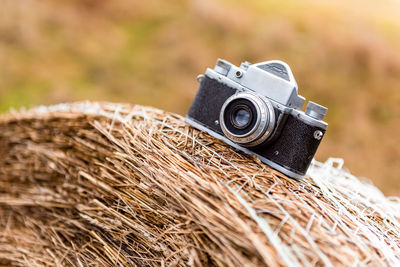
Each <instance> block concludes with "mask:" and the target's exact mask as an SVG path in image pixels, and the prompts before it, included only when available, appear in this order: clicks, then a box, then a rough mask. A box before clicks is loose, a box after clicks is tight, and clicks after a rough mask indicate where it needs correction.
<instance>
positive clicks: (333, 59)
mask: <svg viewBox="0 0 400 267" xmlns="http://www.w3.org/2000/svg"><path fill="white" fill-rule="evenodd" d="M399 14H400V3H399V2H398V1H396V2H395V1H390V0H382V1H372V0H363V1H356V0H352V1H330V0H324V1H321V0H302V1H291V0H288V1H277V0H276V1H262V0H260V1H257V0H247V1H234V0H193V1H190V0H170V1H162V0H146V1H138V0H113V1H111V0H110V1H105V0H103V1H101V0H68V1H67V0H58V1H50V0H40V1H39V0H0V111H1V112H5V111H7V110H8V109H9V108H10V107H14V108H19V107H21V106H26V107H30V106H33V105H39V104H52V103H58V102H65V101H77V100H84V99H89V100H104V101H117V102H131V103H137V104H142V105H151V106H155V107H158V108H162V109H165V110H168V111H173V112H177V113H180V114H185V113H186V111H187V109H188V107H189V105H190V103H191V101H192V98H193V96H194V94H195V93H196V91H197V87H198V84H197V82H196V76H197V74H199V73H204V71H205V69H206V67H213V66H214V64H215V61H216V59H217V58H218V57H220V58H224V59H227V60H229V61H231V62H232V63H234V64H240V62H241V61H245V60H247V61H250V62H253V63H256V62H260V61H264V60H270V59H280V60H283V61H286V62H287V63H288V64H289V65H290V66H291V67H292V70H293V72H294V75H295V77H296V79H297V83H298V84H299V90H300V93H301V94H302V95H303V96H305V97H306V98H307V99H311V100H313V101H315V102H318V103H320V104H323V105H325V106H327V107H329V112H328V116H327V118H326V120H327V122H328V123H329V128H328V132H327V135H326V136H325V138H324V142H323V143H322V145H321V146H320V149H319V151H318V153H317V155H316V158H317V159H318V160H322V161H324V160H326V159H327V158H328V157H343V158H344V159H345V165H346V166H347V167H348V168H349V169H350V170H351V171H352V173H354V174H355V175H357V176H365V177H368V178H370V179H373V181H374V183H375V184H376V185H378V186H379V187H380V188H381V189H382V190H383V191H384V192H385V193H387V194H397V195H398V194H400V146H399V144H398V143H399V141H400V116H399V115H400V114H399V113H400V16H399Z"/></svg>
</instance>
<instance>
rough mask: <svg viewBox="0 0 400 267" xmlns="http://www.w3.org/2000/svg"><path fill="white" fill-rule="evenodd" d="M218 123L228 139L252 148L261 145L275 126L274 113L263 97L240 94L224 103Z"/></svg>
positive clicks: (245, 93)
mask: <svg viewBox="0 0 400 267" xmlns="http://www.w3.org/2000/svg"><path fill="white" fill-rule="evenodd" d="M239 112H240V114H239ZM236 119H238V120H237V121H235V120H236ZM220 122H221V129H222V131H223V132H224V134H225V136H226V137H227V138H228V139H230V140H231V141H233V142H235V143H238V144H240V145H242V146H247V147H252V146H256V145H259V144H261V143H263V142H264V141H266V140H267V139H268V137H269V136H270V135H271V133H272V131H273V128H274V126H275V113H274V109H273V107H272V104H271V103H270V101H269V100H268V99H266V98H265V97H263V96H259V95H255V94H253V93H249V92H240V93H237V94H235V95H233V96H231V97H229V98H228V99H227V100H226V101H225V103H224V105H223V106H222V108H221V112H220Z"/></svg>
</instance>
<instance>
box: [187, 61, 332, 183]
mask: <svg viewBox="0 0 400 267" xmlns="http://www.w3.org/2000/svg"><path fill="white" fill-rule="evenodd" d="M198 80H199V82H200V87H199V90H198V92H197V94H196V97H195V99H194V101H193V103H192V105H191V107H190V109H189V112H188V114H187V116H186V121H187V122H188V123H189V124H190V125H192V126H194V127H195V128H197V129H199V130H202V131H205V132H207V133H209V134H210V135H212V136H214V137H216V138H218V139H221V140H223V141H224V142H226V143H228V144H229V145H231V146H233V147H235V148H237V149H239V150H241V151H244V152H246V153H250V154H254V155H256V156H258V157H259V158H260V160H261V161H262V162H264V163H266V164H268V165H269V166H271V167H272V168H274V169H276V170H278V171H280V172H282V173H284V174H286V175H287V176H289V177H291V178H294V179H302V178H303V177H304V175H305V174H306V172H307V169H308V167H309V165H310V163H311V160H312V158H313V157H314V154H315V152H316V151H317V148H318V146H319V143H320V142H321V139H322V137H323V135H324V133H325V130H326V128H327V127H328V124H327V123H326V122H324V121H323V118H324V116H325V114H326V112H327V110H328V109H327V108H325V107H323V106H321V105H318V104H316V103H314V102H311V101H309V102H308V105H307V108H306V111H305V112H303V111H302V107H303V105H304V102H305V98H304V97H302V96H300V95H298V90H297V83H296V81H295V79H294V77H293V74H292V72H291V70H290V67H289V66H288V65H287V64H286V63H284V62H282V61H279V60H272V61H265V62H261V63H257V64H250V63H249V62H244V63H242V64H241V65H240V67H237V66H235V65H233V64H231V63H229V62H227V61H225V60H222V59H218V61H217V64H216V65H215V67H214V69H209V68H208V69H207V71H206V73H205V75H199V77H198Z"/></svg>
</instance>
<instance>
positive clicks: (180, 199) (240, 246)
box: [0, 103, 400, 266]
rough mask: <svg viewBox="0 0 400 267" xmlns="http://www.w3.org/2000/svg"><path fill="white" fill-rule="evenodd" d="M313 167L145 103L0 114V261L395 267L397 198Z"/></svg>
mask: <svg viewBox="0 0 400 267" xmlns="http://www.w3.org/2000/svg"><path fill="white" fill-rule="evenodd" d="M342 163H343V162H342V161H341V160H338V159H330V160H328V161H327V162H325V163H319V162H316V161H314V162H313V164H312V166H311V167H310V169H309V172H308V178H306V179H304V180H303V181H300V182H297V181H294V180H291V179H288V178H286V177H284V176H282V175H281V174H279V173H278V172H275V171H273V170H271V169H270V168H268V167H267V166H266V165H264V164H262V163H260V162H259V160H257V159H256V158H254V157H250V156H247V155H244V154H242V153H240V152H238V151H235V150H234V149H232V148H230V147H229V146H227V145H225V144H223V143H222V142H220V141H217V140H215V139H213V138H212V137H210V136H208V135H207V134H204V133H201V132H199V131H197V130H194V129H193V128H191V127H189V126H188V125H187V124H185V123H184V120H183V118H182V117H181V116H178V115H175V114H171V113H166V112H163V111H160V110H157V109H153V108H147V107H141V106H130V105H123V104H108V103H102V104H98V103H75V104H61V105H56V106H50V107H39V108H36V109H33V110H29V111H21V112H11V113H9V114H8V115H3V116H2V117H0V265H23V266H44V265H49V266H119V265H124V266H187V265H188V266H214V265H215V266H262V265H268V266H341V265H346V266H365V265H370V266H400V241H399V240H400V239H399V238H400V201H399V199H397V198H386V197H384V196H383V195H382V193H381V192H380V191H379V190H378V189H377V188H375V187H374V186H373V185H371V184H368V183H366V182H362V181H360V180H359V179H357V178H356V177H354V176H352V175H351V174H349V173H348V172H346V171H343V170H342V168H341V167H342Z"/></svg>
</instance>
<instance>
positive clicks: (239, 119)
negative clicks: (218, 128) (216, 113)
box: [231, 105, 253, 129]
mask: <svg viewBox="0 0 400 267" xmlns="http://www.w3.org/2000/svg"><path fill="white" fill-rule="evenodd" d="M252 117H253V114H252V112H251V109H250V108H249V107H248V106H245V105H239V106H236V107H235V110H234V111H233V112H232V116H231V122H232V124H233V126H235V128H237V129H244V128H246V127H247V126H248V125H249V124H250V122H251V119H252Z"/></svg>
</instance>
